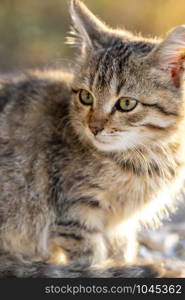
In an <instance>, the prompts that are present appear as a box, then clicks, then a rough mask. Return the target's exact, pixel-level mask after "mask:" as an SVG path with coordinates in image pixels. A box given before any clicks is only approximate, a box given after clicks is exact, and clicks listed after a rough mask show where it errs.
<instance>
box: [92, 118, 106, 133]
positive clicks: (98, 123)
mask: <svg viewBox="0 0 185 300" xmlns="http://www.w3.org/2000/svg"><path fill="white" fill-rule="evenodd" d="M106 122H107V120H105V119H98V118H95V117H91V118H90V121H89V128H90V130H91V132H92V133H93V134H94V135H97V134H98V133H99V132H101V131H102V130H103V129H104V126H105V123H106Z"/></svg>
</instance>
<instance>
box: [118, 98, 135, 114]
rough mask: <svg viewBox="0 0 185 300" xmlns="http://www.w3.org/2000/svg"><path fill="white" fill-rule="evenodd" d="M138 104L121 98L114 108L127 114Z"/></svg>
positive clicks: (131, 99)
mask: <svg viewBox="0 0 185 300" xmlns="http://www.w3.org/2000/svg"><path fill="white" fill-rule="evenodd" d="M137 104H138V101H137V100H136V99H133V98H129V97H122V98H120V99H119V100H118V102H117V103H116V108H117V109H118V110H120V111H123V112H129V111H131V110H133V109H134V108H135V107H136V106H137Z"/></svg>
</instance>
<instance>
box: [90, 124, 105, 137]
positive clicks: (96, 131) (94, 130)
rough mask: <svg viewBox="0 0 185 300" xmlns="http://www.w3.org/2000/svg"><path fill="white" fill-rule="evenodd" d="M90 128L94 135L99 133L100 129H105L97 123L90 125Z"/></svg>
mask: <svg viewBox="0 0 185 300" xmlns="http://www.w3.org/2000/svg"><path fill="white" fill-rule="evenodd" d="M89 128H90V130H91V131H92V133H93V134H94V135H97V134H98V133H99V132H100V131H102V130H103V128H102V127H99V126H96V125H93V126H91V125H89Z"/></svg>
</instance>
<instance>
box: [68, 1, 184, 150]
mask: <svg viewBox="0 0 185 300" xmlns="http://www.w3.org/2000/svg"><path fill="white" fill-rule="evenodd" d="M71 15H72V20H73V33H72V37H71V38H70V40H69V41H70V43H72V44H73V45H75V46H78V48H79V49H80V55H79V59H78V60H77V70H76V75H75V78H74V83H73V92H74V95H73V100H72V104H71V120H72V124H73V126H74V128H75V130H76V132H77V133H78V135H79V137H80V138H82V139H85V140H86V141H87V142H90V143H92V144H93V145H94V146H95V147H96V148H98V149H99V150H102V151H113V152H114V151H126V150H129V149H133V148H138V147H140V146H141V145H144V146H150V145H152V144H155V143H158V142H161V141H164V140H165V139H166V138H168V139H169V138H170V137H171V136H173V134H174V132H175V131H176V130H177V126H178V124H179V123H180V120H182V116H183V114H184V102H185V101H183V84H182V82H183V63H184V59H185V26H180V27H177V28H175V29H174V30H173V31H172V32H171V33H169V35H168V36H167V37H166V39H164V41H162V42H159V41H155V40H146V39H143V38H141V37H137V36H133V35H132V34H130V33H128V32H126V31H120V30H112V29H110V28H108V27H107V26H106V25H104V24H103V23H102V22H101V21H100V20H98V19H97V18H96V17H95V16H94V15H93V14H92V13H91V12H90V11H89V10H88V9H87V8H86V7H85V5H84V4H83V3H81V2H80V1H78V0H72V2H71Z"/></svg>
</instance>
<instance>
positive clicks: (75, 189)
mask: <svg viewBox="0 0 185 300" xmlns="http://www.w3.org/2000/svg"><path fill="white" fill-rule="evenodd" d="M81 164H82V165H80V164H79V165H78V166H77V165H76V168H73V174H71V176H67V177H66V178H68V179H69V178H71V181H70V182H69V181H68V193H69V192H70V195H69V197H70V198H73V199H74V198H75V199H81V198H82V199H83V205H81V204H80V200H79V204H80V209H81V211H83V212H84V214H86V215H87V214H88V212H89V214H91V216H92V215H93V213H95V214H96V216H100V218H101V219H103V218H104V219H106V221H105V222H111V223H112V222H115V223H116V222H119V221H121V220H123V219H125V218H129V217H130V216H131V215H132V214H133V213H134V211H136V210H138V207H142V206H143V205H145V204H146V202H147V197H148V194H149V192H150V193H151V192H152V189H153V187H152V185H153V184H154V183H153V182H151V181H150V182H148V181H147V180H146V178H145V177H144V176H138V175H136V174H133V172H131V171H130V170H125V169H124V168H120V167H119V166H118V165H117V164H115V163H114V162H112V161H110V160H108V159H107V160H106V159H104V160H102V161H100V160H98V161H97V160H95V159H91V160H83V161H81ZM72 181H73V182H72ZM85 199H87V204H88V205H87V206H88V207H86V208H85V209H84V202H85ZM77 202H78V201H77ZM90 204H92V206H91V205H90Z"/></svg>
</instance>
